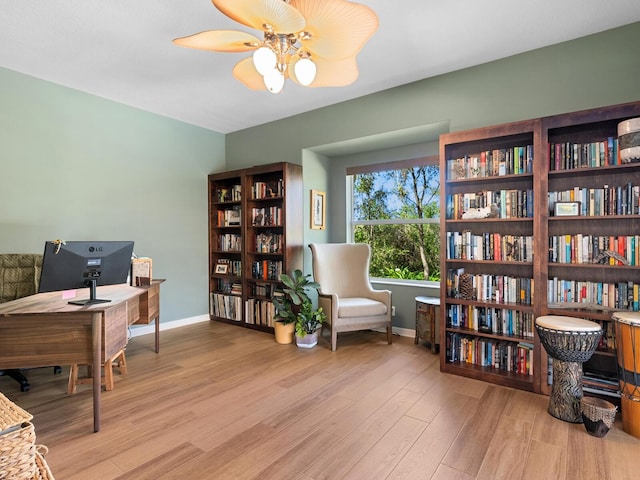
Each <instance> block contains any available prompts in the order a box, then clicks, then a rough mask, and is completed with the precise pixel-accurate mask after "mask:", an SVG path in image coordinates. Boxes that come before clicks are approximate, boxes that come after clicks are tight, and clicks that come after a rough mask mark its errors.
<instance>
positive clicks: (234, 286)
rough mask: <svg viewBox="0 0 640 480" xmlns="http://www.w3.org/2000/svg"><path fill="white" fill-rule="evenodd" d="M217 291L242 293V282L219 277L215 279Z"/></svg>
mask: <svg viewBox="0 0 640 480" xmlns="http://www.w3.org/2000/svg"><path fill="white" fill-rule="evenodd" d="M215 293H223V294H225V295H237V296H240V295H242V283H240V282H235V281H232V280H228V279H225V278H218V279H216V281H215Z"/></svg>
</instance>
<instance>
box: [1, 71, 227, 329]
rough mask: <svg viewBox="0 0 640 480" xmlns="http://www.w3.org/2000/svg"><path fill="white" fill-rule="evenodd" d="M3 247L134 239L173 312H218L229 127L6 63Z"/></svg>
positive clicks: (165, 314)
mask: <svg viewBox="0 0 640 480" xmlns="http://www.w3.org/2000/svg"><path fill="white" fill-rule="evenodd" d="M0 105H1V106H2V107H1V108H0V165H1V168H0V186H1V187H0V252H1V253H40V252H42V251H43V249H44V243H45V241H47V240H52V239H56V238H61V239H65V240H85V239H87V240H134V241H135V252H136V254H138V255H140V256H149V257H151V258H152V259H153V274H154V276H155V277H157V278H166V279H167V282H166V283H164V284H163V286H162V294H161V311H162V320H163V321H168V320H174V319H181V318H188V317H191V316H196V315H201V314H205V313H207V312H208V303H207V298H208V292H207V291H208V283H207V282H208V280H207V270H208V267H207V262H208V256H207V174H208V173H211V172H213V171H216V170H221V169H223V168H224V136H223V135H222V134H219V133H215V132H211V131H209V130H205V129H202V128H198V127H194V126H190V125H187V124H184V123H181V122H178V121H175V120H170V119H168V118H164V117H160V116H157V115H153V114H150V113H146V112H143V111H140V110H137V109H134V108H131V107H127V106H124V105H121V104H118V103H115V102H111V101H108V100H104V99H102V98H98V97H95V96H92V95H87V94H85V93H82V92H79V91H77V90H72V89H69V88H65V87H62V86H59V85H55V84H52V83H49V82H44V81H42V80H38V79H35V78H33V77H29V76H26V75H22V74H19V73H16V72H13V71H10V70H6V69H2V68H0Z"/></svg>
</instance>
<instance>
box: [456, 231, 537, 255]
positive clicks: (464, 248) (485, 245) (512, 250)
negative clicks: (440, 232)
mask: <svg viewBox="0 0 640 480" xmlns="http://www.w3.org/2000/svg"><path fill="white" fill-rule="evenodd" d="M446 237H447V245H446V247H447V259H448V260H493V261H496V262H502V261H504V262H532V261H533V237H532V236H531V235H505V234H502V233H488V232H486V233H480V234H474V233H471V232H470V231H468V230H464V231H462V232H447V235H446Z"/></svg>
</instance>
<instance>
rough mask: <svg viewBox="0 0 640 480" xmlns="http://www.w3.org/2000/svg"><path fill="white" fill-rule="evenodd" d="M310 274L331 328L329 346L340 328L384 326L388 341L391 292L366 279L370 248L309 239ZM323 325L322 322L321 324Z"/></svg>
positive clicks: (361, 244) (333, 344) (349, 329)
mask: <svg viewBox="0 0 640 480" xmlns="http://www.w3.org/2000/svg"><path fill="white" fill-rule="evenodd" d="M309 248H310V249H311V253H312V256H313V262H312V263H313V277H314V280H315V281H316V282H318V283H319V284H320V287H319V288H318V306H319V307H322V309H323V310H324V312H325V313H326V315H327V323H328V324H329V325H328V326H330V328H331V350H332V351H335V349H336V347H337V342H338V333H339V332H352V331H356V330H368V329H371V328H381V327H384V328H386V329H387V342H388V343H391V341H392V340H391V292H390V291H389V290H374V289H373V288H372V287H371V283H370V281H369V261H370V258H371V248H370V247H369V245H367V244H366V243H323V244H321V243H312V244H310V245H309ZM323 328H324V325H323Z"/></svg>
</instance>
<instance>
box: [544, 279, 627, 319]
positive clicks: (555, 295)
mask: <svg viewBox="0 0 640 480" xmlns="http://www.w3.org/2000/svg"><path fill="white" fill-rule="evenodd" d="M639 298H640V283H636V282H632V281H629V282H617V283H613V282H612V283H603V282H583V281H578V280H563V279H559V278H558V277H553V278H552V279H549V280H548V285H547V301H548V303H549V305H550V306H554V304H559V306H560V307H562V306H566V305H563V304H572V305H573V304H578V305H577V306H576V307H582V306H583V308H590V309H595V308H597V307H598V306H600V307H605V308H608V309H617V310H633V311H634V312H637V311H639V309H640V303H639V301H638V300H639ZM572 305H569V306H572ZM576 307H574V308H576Z"/></svg>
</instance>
